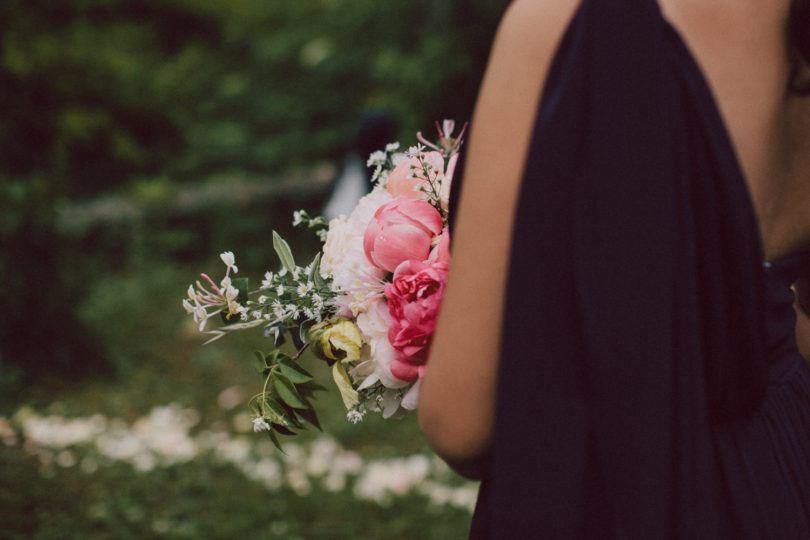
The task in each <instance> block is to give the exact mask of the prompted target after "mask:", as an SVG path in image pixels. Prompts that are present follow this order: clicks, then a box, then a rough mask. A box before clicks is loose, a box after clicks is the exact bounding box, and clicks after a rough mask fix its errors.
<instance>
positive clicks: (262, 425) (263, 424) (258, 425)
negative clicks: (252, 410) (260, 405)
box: [253, 417, 272, 433]
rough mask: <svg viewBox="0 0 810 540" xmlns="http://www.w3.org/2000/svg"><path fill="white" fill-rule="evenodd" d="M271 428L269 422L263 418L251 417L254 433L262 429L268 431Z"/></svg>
mask: <svg viewBox="0 0 810 540" xmlns="http://www.w3.org/2000/svg"><path fill="white" fill-rule="evenodd" d="M271 429H272V428H271V427H270V424H268V423H267V421H266V420H265V419H264V418H261V417H259V418H254V419H253V431H255V432H256V433H261V432H262V431H270V430H271Z"/></svg>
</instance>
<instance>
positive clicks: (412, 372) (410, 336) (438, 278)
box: [385, 260, 450, 381]
mask: <svg viewBox="0 0 810 540" xmlns="http://www.w3.org/2000/svg"><path fill="white" fill-rule="evenodd" d="M449 268H450V265H449V264H448V263H447V262H444V261H441V262H440V261H436V262H432V263H428V262H421V261H415V260H410V261H405V262H403V263H402V264H400V265H399V266H398V267H397V269H396V272H394V279H393V281H392V282H391V283H387V284H386V285H385V296H386V298H388V313H389V315H390V317H391V325H390V326H389V328H388V341H390V342H391V345H392V346H393V347H394V349H395V350H396V351H397V353H399V356H398V357H397V359H396V360H394V361H393V362H391V373H392V374H393V375H394V376H395V377H397V378H398V379H401V380H405V381H412V380H414V379H416V378H417V377H419V378H421V377H422V375H423V374H424V369H425V362H426V361H427V355H428V350H429V348H430V342H431V338H432V337H433V331H434V330H435V329H436V319H437V317H438V315H439V307H440V306H441V302H442V298H443V296H444V289H445V284H446V282H447V272H448V270H449Z"/></svg>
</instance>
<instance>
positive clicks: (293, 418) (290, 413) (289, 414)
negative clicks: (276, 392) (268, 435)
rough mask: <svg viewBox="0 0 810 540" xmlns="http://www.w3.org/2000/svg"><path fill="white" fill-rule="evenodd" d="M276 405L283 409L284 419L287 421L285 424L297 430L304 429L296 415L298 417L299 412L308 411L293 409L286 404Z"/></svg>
mask: <svg viewBox="0 0 810 540" xmlns="http://www.w3.org/2000/svg"><path fill="white" fill-rule="evenodd" d="M278 403H279V405H280V406H281V408H282V409H284V411H285V413H284V414H285V416H284V419H285V420H286V421H287V423H288V424H291V425H293V426H295V427H297V428H298V429H304V424H302V423H301V422H300V421H299V420H298V416H297V415H298V413H299V412H301V411H306V410H308V409H293V408H292V407H290V406H289V405H287V404H286V403H283V402H278Z"/></svg>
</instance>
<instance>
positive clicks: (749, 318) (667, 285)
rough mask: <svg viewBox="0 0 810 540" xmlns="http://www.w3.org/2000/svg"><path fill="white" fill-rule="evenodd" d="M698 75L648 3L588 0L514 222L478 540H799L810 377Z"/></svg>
mask: <svg viewBox="0 0 810 540" xmlns="http://www.w3.org/2000/svg"><path fill="white" fill-rule="evenodd" d="M757 227H758V226H757V223H756V219H755V216H754V211H753V207H752V204H751V200H750V197H749V194H748V192H747V187H746V184H745V181H744V177H743V174H742V172H741V169H740V166H739V163H738V161H737V159H736V156H735V153H734V149H733V147H732V145H731V141H730V139H729V136H728V133H727V131H726V129H725V126H724V124H723V122H722V119H721V117H720V114H719V112H718V109H717V106H716V103H715V102H714V100H713V97H712V95H711V92H710V90H709V88H708V85H707V83H706V80H705V79H704V77H703V75H702V74H701V72H700V69H699V67H698V66H697V64H696V63H695V60H694V58H693V57H692V55H691V54H690V52H689V50H688V49H687V47H686V45H685V43H684V42H683V41H682V40H681V39H680V37H679V35H678V34H677V33H676V31H675V30H674V28H673V27H672V26H670V25H669V23H668V22H667V21H666V20H665V19H664V18H663V16H662V14H661V12H660V9H659V6H658V5H657V3H656V2H655V1H653V0H584V1H583V2H582V4H581V5H580V7H579V9H578V11H577V13H576V15H575V16H574V19H573V20H572V22H571V24H570V27H569V28H568V29H567V31H566V33H565V35H564V37H563V39H562V42H561V44H560V45H559V48H558V50H557V52H556V56H555V59H554V61H553V63H552V66H551V69H550V72H549V75H548V79H547V82H546V86H545V88H544V90H543V98H542V101H541V106H540V109H539V111H538V115H537V120H536V125H535V130H534V133H533V137H532V142H531V146H530V153H529V158H528V161H527V164H526V172H525V177H524V179H523V183H522V188H521V194H520V202H519V206H518V210H517V215H516V222H515V232H514V238H513V250H512V255H511V265H510V274H509V281H508V291H507V304H506V315H505V322H504V326H503V329H502V335H503V339H502V350H501V356H500V363H499V375H498V377H499V379H498V394H497V409H496V421H495V436H494V446H493V448H492V455H491V461H490V463H491V466H490V474H489V475H488V477H487V478H486V479H485V480H484V482H483V484H482V488H481V493H480V495H479V501H478V505H477V508H476V513H475V517H474V518H473V525H472V531H471V537H473V538H506V539H512V538H544V539H547V538H566V539H568V538H639V539H653V538H654V539H659V538H810V519H809V516H810V376H809V375H808V368H807V366H806V364H805V363H804V361H803V360H802V358H801V356H800V355H799V354H798V351H797V349H796V344H795V336H794V328H793V327H794V323H795V319H794V313H793V310H792V307H791V304H792V299H793V295H792V292H791V289H790V285H791V283H792V282H793V281H794V280H795V278H796V277H797V276H798V275H799V273H800V272H802V271H807V270H808V269H810V256H804V255H798V256H793V257H789V258H787V259H785V260H782V261H777V262H774V263H773V264H770V265H769V264H765V263H763V259H762V248H761V244H760V237H759V231H758V228H757Z"/></svg>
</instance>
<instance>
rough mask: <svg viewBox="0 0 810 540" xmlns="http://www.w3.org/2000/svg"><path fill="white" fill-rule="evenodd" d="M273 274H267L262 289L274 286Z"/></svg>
mask: <svg viewBox="0 0 810 540" xmlns="http://www.w3.org/2000/svg"><path fill="white" fill-rule="evenodd" d="M273 277H274V276H273V272H266V273H265V274H264V279H263V280H262V289H269V288H270V287H272V286H273Z"/></svg>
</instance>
